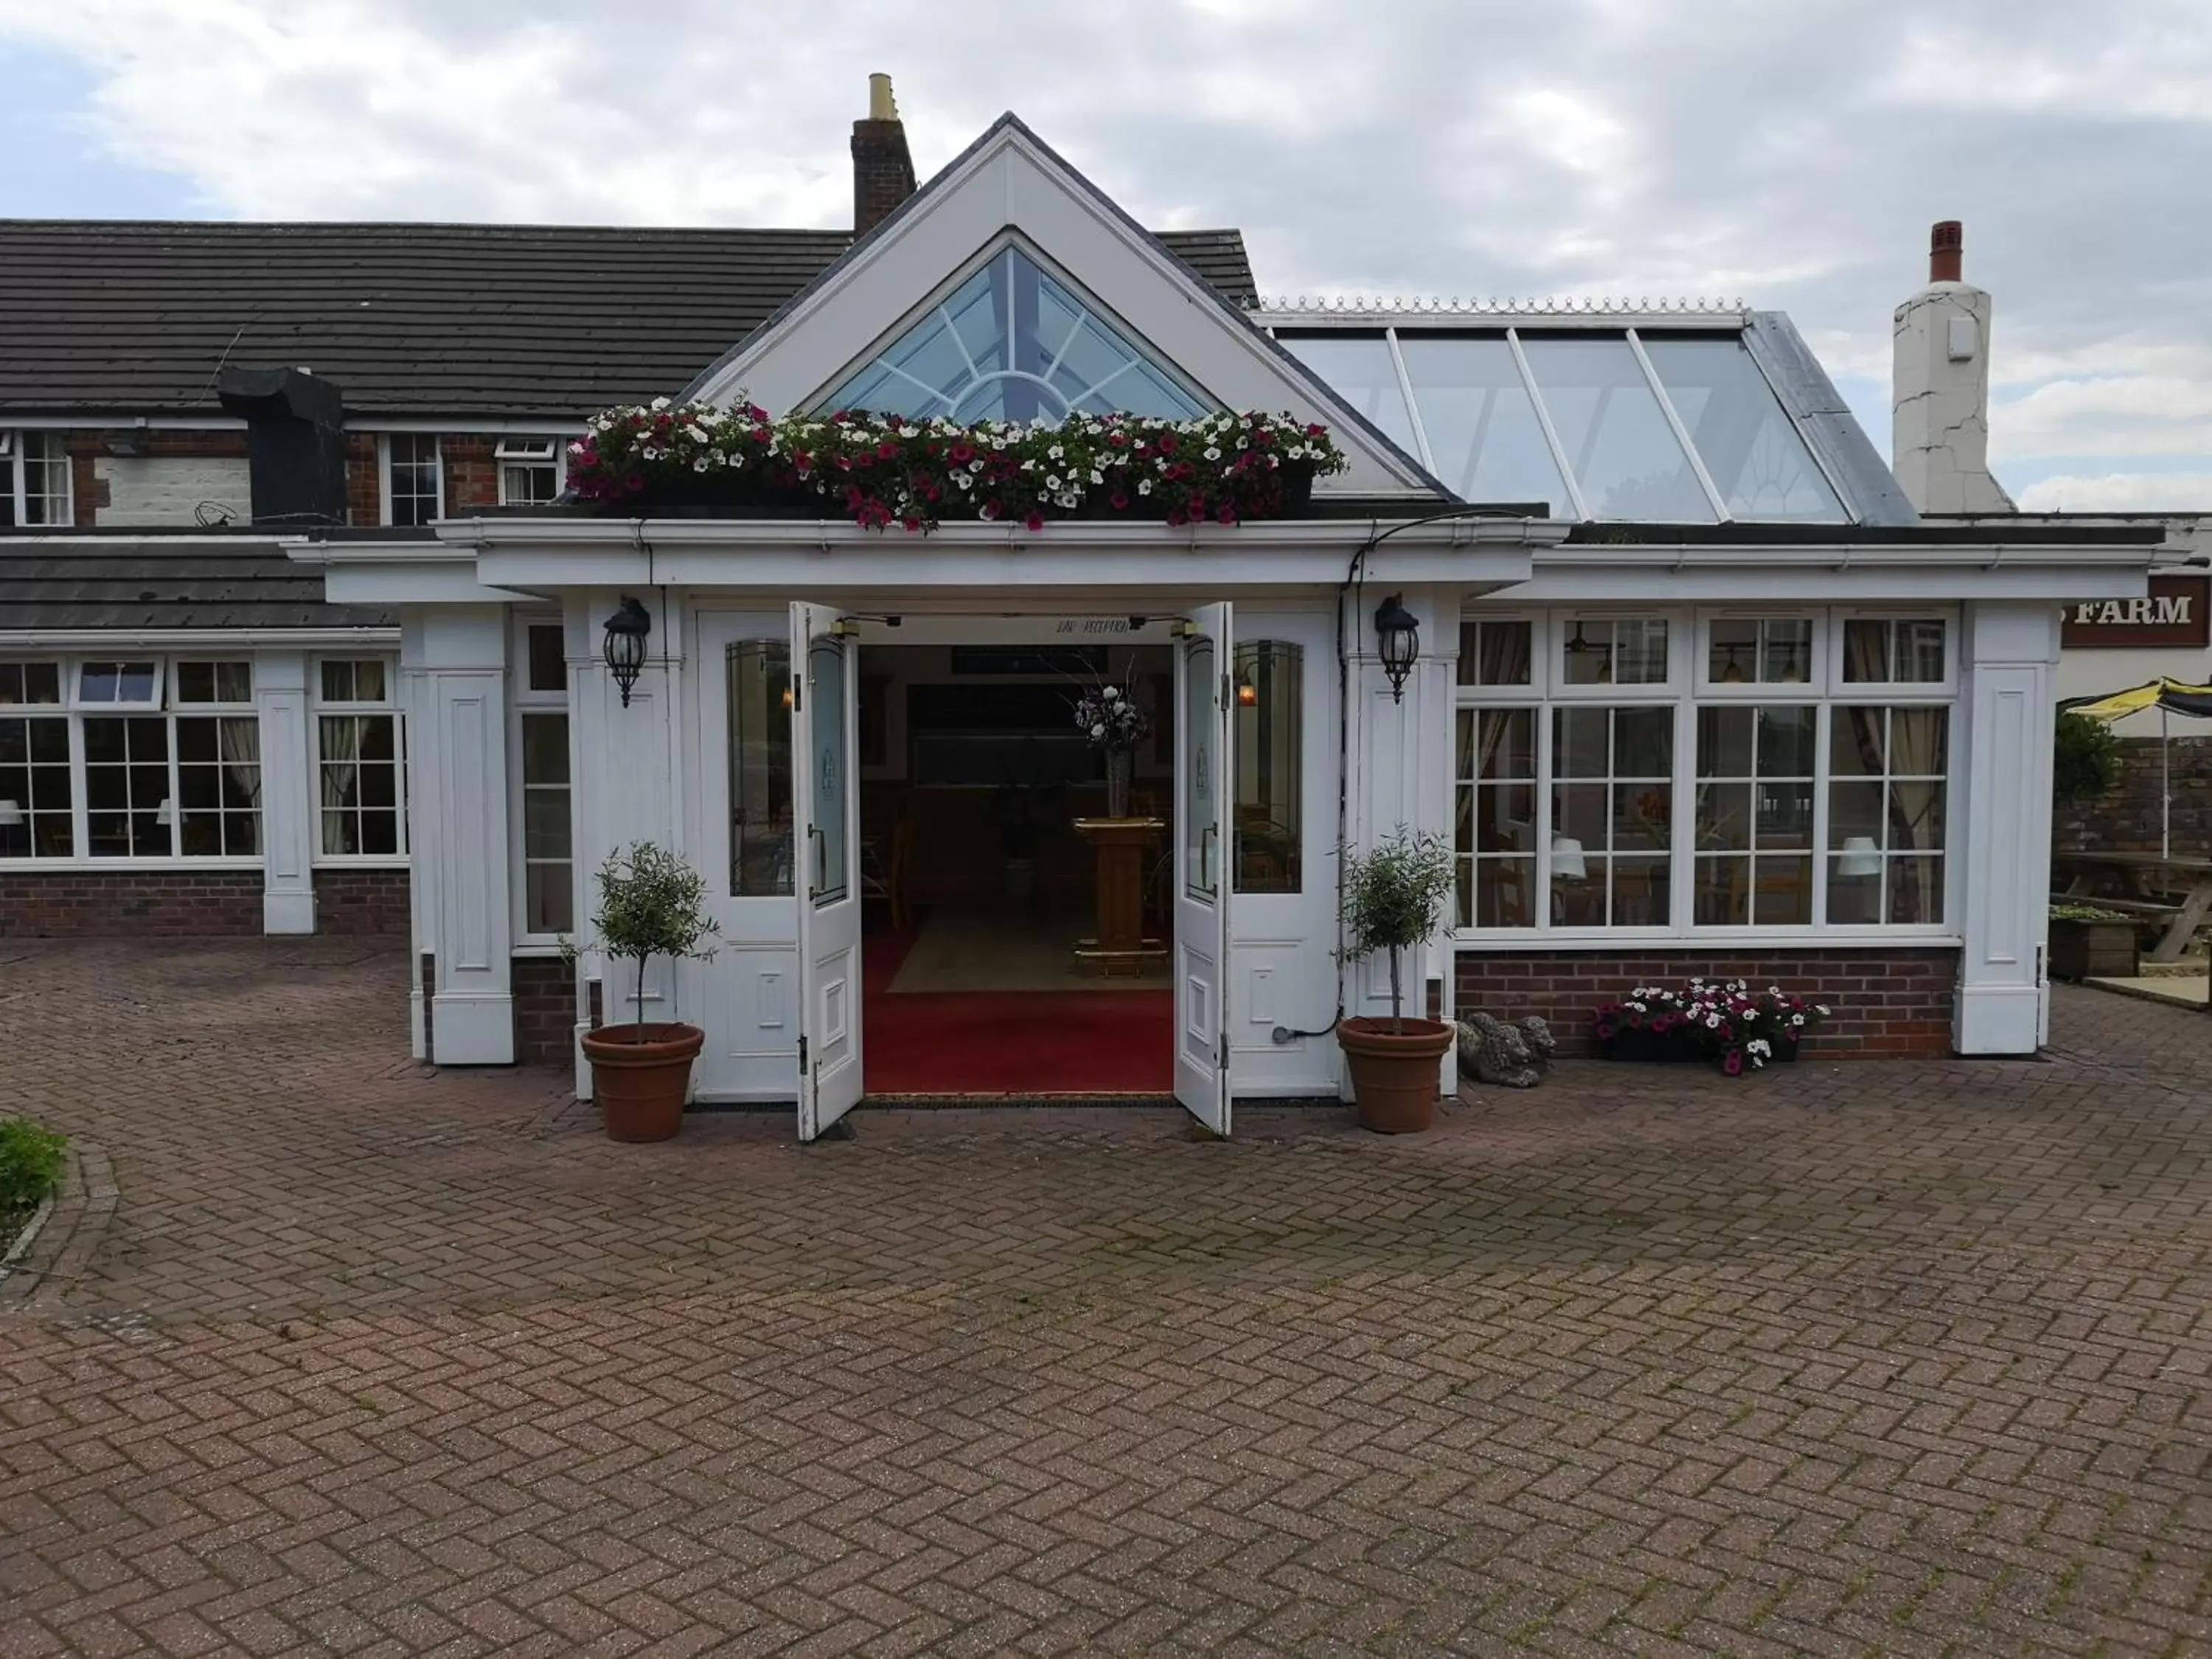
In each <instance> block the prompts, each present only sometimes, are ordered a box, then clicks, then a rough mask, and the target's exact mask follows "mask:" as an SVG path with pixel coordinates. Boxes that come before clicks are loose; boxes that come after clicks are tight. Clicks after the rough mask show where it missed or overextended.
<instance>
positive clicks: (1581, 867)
mask: <svg viewBox="0 0 2212 1659" xmlns="http://www.w3.org/2000/svg"><path fill="white" fill-rule="evenodd" d="M1552 873H1553V875H1555V876H1561V877H1564V878H1565V879H1567V880H1569V881H1583V880H1585V879H1587V878H1589V862H1588V860H1585V859H1584V858H1583V844H1582V842H1578V841H1577V840H1576V839H1575V838H1574V837H1573V836H1553V837H1552Z"/></svg>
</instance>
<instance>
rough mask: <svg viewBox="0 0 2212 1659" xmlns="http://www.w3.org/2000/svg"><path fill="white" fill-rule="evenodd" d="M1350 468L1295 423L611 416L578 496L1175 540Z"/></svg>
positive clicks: (576, 451) (580, 464)
mask: <svg viewBox="0 0 2212 1659" xmlns="http://www.w3.org/2000/svg"><path fill="white" fill-rule="evenodd" d="M1345 467H1346V460H1345V458H1344V455H1343V453H1342V452H1341V451H1340V450H1339V449H1338V448H1337V447H1336V444H1335V442H1334V440H1333V439H1331V438H1330V436H1329V435H1328V431H1327V429H1326V428H1322V427H1319V426H1315V425H1310V424H1307V423H1304V422H1298V421H1296V420H1293V419H1292V418H1291V417H1290V416H1285V415H1265V414H1257V413H1254V414H1243V415H1233V414H1220V415H1208V416H1202V417H1200V419H1197V420H1192V421H1167V420H1155V419H1151V418H1140V417H1138V416H1125V415H1075V416H1070V417H1069V418H1068V419H1067V420H1066V421H1065V422H1062V423H1061V424H1060V425H1059V426H1053V427H1048V426H1041V425H1033V426H1022V425H1009V424H1006V423H1002V422H980V423H977V424H975V425H969V426H963V425H960V424H957V423H956V422H951V421H947V420H921V421H915V420H908V419H905V418H903V417H902V416H896V415H882V416H878V415H868V414H862V413H858V412H854V411H846V410H841V411H839V412H838V413H836V414H834V415H828V416H786V417H785V418H783V419H781V420H772V419H770V418H769V415H768V414H767V412H766V411H765V410H762V409H759V408H757V407H756V406H754V405H752V404H740V405H738V406H737V407H734V408H732V409H727V410H724V409H718V408H715V407H714V406H713V405H711V404H682V405H676V404H671V403H669V401H668V400H667V399H666V398H658V399H656V400H655V401H654V402H653V403H652V404H648V405H643V406H638V407H633V408H628V409H614V410H607V411H606V412H605V413H604V414H601V415H597V416H592V420H591V422H589V423H588V427H587V429H586V435H585V436H584V437H583V438H582V439H580V440H579V441H577V442H575V443H574V444H571V445H570V446H569V447H568V483H569V486H570V488H571V489H574V492H575V493H576V495H577V497H578V498H579V499H580V500H581V501H586V502H587V503H592V504H596V505H599V506H601V507H605V508H607V509H609V510H611V511H616V512H621V513H641V512H660V511H666V510H671V509H673V510H676V511H679V512H683V513H687V514H688V513H690V512H694V511H699V510H702V509H706V510H713V509H720V510H722V511H724V512H726V513H727V514H728V516H732V517H757V518H771V517H773V518H781V517H784V516H787V515H792V516H799V517H811V518H829V517H836V518H850V519H851V520H853V521H854V523H855V524H858V525H860V526H863V527H864V528H870V529H880V528H883V527H884V526H889V525H891V524H894V523H896V524H899V525H902V526H904V527H905V528H906V529H908V530H909V531H915V530H921V531H927V530H931V529H933V528H935V527H936V526H938V525H939V524H940V523H943V522H945V521H946V520H981V521H982V522H985V523H990V522H994V521H998V520H1013V521H1015V522H1018V523H1021V524H1024V525H1026V526H1028V527H1029V528H1030V529H1031V530H1041V529H1042V528H1043V527H1044V526H1045V525H1046V524H1047V523H1048V522H1049V521H1050V520H1054V519H1073V518H1081V519H1127V520H1133V521H1139V522H1151V523H1156V524H1166V525H1170V526H1180V525H1188V524H1213V525H1235V524H1241V523H1243V522H1244V521H1245V520H1249V519H1283V518H1295V517H1299V516H1302V515H1304V514H1305V513H1308V512H1310V510H1311V507H1312V501H1313V486H1314V480H1315V479H1316V478H1317V477H1328V476H1329V475H1330V474H1333V473H1337V472H1341V471H1344V469H1345Z"/></svg>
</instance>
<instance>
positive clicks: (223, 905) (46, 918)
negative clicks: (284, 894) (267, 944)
mask: <svg viewBox="0 0 2212 1659" xmlns="http://www.w3.org/2000/svg"><path fill="white" fill-rule="evenodd" d="M261 889H262V879H261V872H260V871H258V870H175V871H168V870H56V871H53V872H51V873H50V872H46V871H43V870H30V871H25V870H10V871H9V872H7V873H6V874H4V875H0V939H101V938H110V937H115V936H119V935H138V936H142V937H143V936H158V937H161V938H164V939H195V938H211V937H216V936H219V935H220V936H236V935H239V934H249V933H259V932H260V931H261V927H262V914H261Z"/></svg>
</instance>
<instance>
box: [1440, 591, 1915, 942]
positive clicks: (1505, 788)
mask: <svg viewBox="0 0 2212 1659" xmlns="http://www.w3.org/2000/svg"><path fill="white" fill-rule="evenodd" d="M1951 627H1952V624H1951V623H1949V622H1948V621H1947V620H1946V619H1945V618H1943V617H1926V616H1920V617H1914V616H1902V617H1864V616H1831V615H1829V614H1827V613H1823V612H1801V613H1797V614H1795V615H1787V614H1784V615H1771V616H1745V615H1726V614H1718V615H1713V616H1711V617H1697V616H1694V615H1692V614H1691V613H1689V612H1687V611H1680V612H1668V613H1660V614H1642V615H1638V614H1626V613H1619V614H1617V613H1604V612H1596V611H1555V612H1552V613H1549V614H1547V615H1542V616H1540V617H1498V618H1492V617H1474V618H1469V619H1468V620H1467V621H1466V622H1465V623H1462V629H1461V634H1460V642H1459V644H1460V650H1459V663H1458V681H1459V694H1458V700H1459V703H1460V707H1459V708H1458V710H1457V714H1456V723H1455V733H1454V781H1455V796H1456V799H1455V842H1456V851H1457V853H1458V855H1459V860H1460V890H1459V895H1458V905H1457V912H1456V914H1457V921H1458V925H1459V926H1460V927H1462V928H1468V929H1474V930H1501V931H1503V930H1527V931H1529V932H1532V933H1552V932H1557V933H1577V932H1585V933H1586V932H1589V931H1592V930H1611V929H1616V928H1634V929H1642V930H1650V931H1653V932H1662V931H1663V932H1667V933H1674V934H1680V935H1691V934H1694V933H1696V932H1697V931H1698V930H1700V929H1705V928H1731V929H1744V930H1757V929H1761V928H1787V927H1798V928H1808V927H1824V926H1825V927H1841V928H1852V927H1918V928H1923V929H1927V930H1929V931H1934V930H1936V929H1940V928H1941V927H1943V926H1944V925H1945V923H1946V921H1947V920H1948V909H1947V892H1946V882H1945V878H1944V867H1943V866H1944V862H1945V841H1946V836H1947V833H1948V824H1947V815H1946V806H1947V804H1948V785H1947V778H1948V770H1949V762H1950V757H1949V741H1950V729H1951V722H1952V720H1953V718H1954V702H1955V701H1956V697H1957V686H1956V679H1955V665H1954V662H1953V660H1952V654H1951V653H1952V651H1953V648H1954V647H1953V645H1952V640H1951Z"/></svg>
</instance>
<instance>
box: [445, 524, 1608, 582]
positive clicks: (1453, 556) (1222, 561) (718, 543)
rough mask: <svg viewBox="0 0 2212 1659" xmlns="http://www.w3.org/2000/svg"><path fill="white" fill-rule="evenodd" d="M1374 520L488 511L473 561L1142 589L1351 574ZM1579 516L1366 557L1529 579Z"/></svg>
mask: <svg viewBox="0 0 2212 1659" xmlns="http://www.w3.org/2000/svg"><path fill="white" fill-rule="evenodd" d="M1383 528H1389V526H1381V525H1377V524H1376V523H1375V522H1373V521H1370V520H1290V521H1285V522H1282V523H1278V524H1267V525H1265V526H1249V525H1247V526H1236V527H1234V528H1224V527H1220V526H1190V527H1188V528H1186V529H1183V530H1181V531H1169V530H1166V529H1165V528H1164V527H1163V526H1158V525H1121V524H1110V523H1108V524H1094V523H1087V522H1075V523H1070V522H1066V521H1056V522H1055V523H1054V524H1053V525H1051V526H1049V527H1048V528H1047V529H1045V530H1042V531H1040V532H1034V533H1032V532H1030V531H1028V530H1025V529H1024V528H1023V527H1022V526H1019V525H1012V526H1006V525H982V524H975V525H969V524H962V525H946V526H939V529H938V530H936V531H935V532H933V533H932V534H930V535H929V536H927V537H926V538H925V537H922V536H919V535H915V536H909V535H908V534H907V533H906V532H889V531H886V532H874V531H866V530H862V529H860V528H859V527H858V526H855V525H853V524H850V523H848V522H845V521H842V520H839V521H830V520H818V521H816V522H814V523H812V524H807V523H803V522H800V523H794V522H793V521H790V520H754V521H742V520H741V521H732V520H684V519H670V520H638V521H635V522H634V523H630V522H623V521H620V520H604V519H602V520H568V521H548V520H534V521H533V520H477V521H474V523H473V524H456V525H454V526H452V528H451V531H450V532H449V533H451V534H452V535H453V536H454V538H456V539H459V538H462V537H464V536H468V535H470V534H471V532H474V533H475V537H476V540H477V547H478V551H477V556H476V567H477V574H478V577H479V578H480V580H482V581H483V582H484V583H486V584H490V585H496V586H500V587H506V588H516V587H525V588H556V587H578V586H594V587H614V586H623V585H625V584H637V583H644V584H647V585H649V586H659V585H666V586H698V587H712V588H721V589H725V590H728V589H732V588H744V589H750V590H752V591H756V592H778V593H781V592H827V591H831V590H836V591H847V590H854V589H866V590H869V591H873V592H903V593H912V594H916V595H927V594H930V593H933V592H945V593H951V592H956V591H964V592H996V591H1036V590H1042V589H1050V590H1055V591H1060V590H1068V589H1085V588H1088V589H1111V590H1115V591H1127V592H1155V593H1157V592H1164V591H1168V590H1177V591H1181V590H1188V591H1191V592H1201V593H1204V592H1217V591H1218V592H1231V591H1245V592H1249V591H1250V590H1252V589H1253V588H1255V587H1265V588H1269V589H1275V590H1281V589H1289V588H1298V587H1311V586H1328V587H1330V588H1334V587H1336V586H1340V585H1341V584H1342V582H1343V581H1344V580H1345V573H1346V570H1347V568H1349V566H1350V563H1351V559H1352V553H1353V552H1354V551H1355V550H1358V548H1359V547H1360V546H1361V545H1362V544H1364V543H1365V542H1366V541H1368V540H1369V539H1370V538H1371V537H1372V536H1373V535H1374V534H1375V533H1376V531H1377V530H1378V529H1383ZM1570 528H1571V526H1567V525H1565V524H1562V523H1559V522H1557V521H1554V520H1524V519H1479V520H1439V521H1437V522H1435V523H1432V524H1422V525H1418V526H1414V527H1413V528H1412V529H1409V530H1405V531H1402V532H1399V533H1397V534H1395V535H1394V536H1392V537H1391V538H1390V539H1389V541H1387V542H1385V543H1383V544H1382V545H1381V546H1380V547H1378V548H1376V550H1374V551H1373V552H1372V553H1371V554H1370V556H1369V557H1368V562H1367V567H1366V576H1365V580H1367V581H1368V582H1369V583H1370V585H1371V584H1373V583H1376V582H1391V581H1395V582H1403V583H1407V584H1408V585H1412V584H1417V583H1423V582H1442V583H1463V584H1466V585H1468V586H1482V587H1496V586H1503V585H1505V584H1510V583H1515V582H1520V581H1524V580H1527V579H1528V574H1529V571H1530V568H1531V567H1530V562H1529V555H1530V549H1531V548H1532V547H1533V546H1536V545H1542V544H1550V543H1552V542H1554V541H1557V540H1558V539H1559V538H1562V537H1564V536H1565V535H1566V533H1567V532H1568V531H1569V529H1570Z"/></svg>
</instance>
